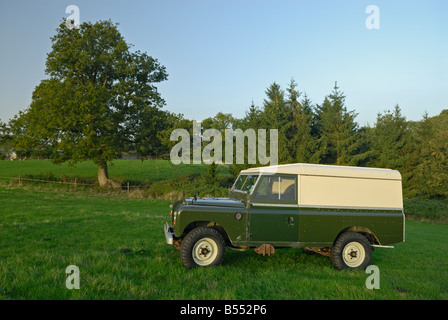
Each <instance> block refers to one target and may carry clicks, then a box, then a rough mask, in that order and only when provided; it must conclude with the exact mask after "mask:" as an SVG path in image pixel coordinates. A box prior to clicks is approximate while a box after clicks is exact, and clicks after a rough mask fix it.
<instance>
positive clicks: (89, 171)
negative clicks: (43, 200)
mask: <svg viewBox="0 0 448 320" xmlns="http://www.w3.org/2000/svg"><path fill="white" fill-rule="evenodd" d="M108 171H109V176H110V178H111V179H120V180H123V181H130V182H143V181H160V180H166V179H170V178H175V177H178V176H181V175H185V174H189V173H201V172H203V171H204V167H203V166H202V165H193V164H189V165H186V164H179V165H173V164H172V163H171V162H170V161H168V160H144V161H140V160H115V161H113V163H112V165H109V167H108ZM19 175H21V176H22V177H24V176H29V177H33V176H34V177H42V176H49V175H51V176H54V177H56V178H57V177H61V176H70V177H81V178H85V179H92V180H95V179H96V178H97V175H98V167H97V166H95V164H94V163H93V162H91V161H85V162H79V163H77V164H76V165H75V166H73V167H70V166H69V165H68V164H67V163H63V164H60V165H56V164H53V163H52V162H51V161H50V160H26V161H6V160H5V161H0V178H1V177H6V178H16V177H18V176H19Z"/></svg>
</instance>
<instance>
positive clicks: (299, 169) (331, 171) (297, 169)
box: [241, 163, 401, 180]
mask: <svg viewBox="0 0 448 320" xmlns="http://www.w3.org/2000/svg"><path fill="white" fill-rule="evenodd" d="M241 173H242V174H251V173H266V174H275V173H283V174H299V175H308V176H331V177H350V178H368V179H387V180H401V174H400V172H398V171H397V170H392V169H380V168H366V167H349V166H334V165H324V164H309V163H294V164H283V165H278V166H267V167H258V168H250V169H246V170H242V171H241Z"/></svg>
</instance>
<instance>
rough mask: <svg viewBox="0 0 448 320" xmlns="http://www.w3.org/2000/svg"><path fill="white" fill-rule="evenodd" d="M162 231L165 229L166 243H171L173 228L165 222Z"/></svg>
mask: <svg viewBox="0 0 448 320" xmlns="http://www.w3.org/2000/svg"><path fill="white" fill-rule="evenodd" d="M164 231H165V239H166V243H167V244H170V245H172V244H173V239H174V232H173V228H170V226H169V225H168V222H165V227H164Z"/></svg>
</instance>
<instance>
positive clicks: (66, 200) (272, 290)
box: [0, 187, 448, 300]
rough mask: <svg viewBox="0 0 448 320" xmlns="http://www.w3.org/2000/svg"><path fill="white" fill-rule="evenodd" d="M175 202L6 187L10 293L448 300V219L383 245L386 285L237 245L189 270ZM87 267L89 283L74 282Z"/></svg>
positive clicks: (298, 257)
mask: <svg viewBox="0 0 448 320" xmlns="http://www.w3.org/2000/svg"><path fill="white" fill-rule="evenodd" d="M169 203H170V202H169V201H160V200H150V199H130V198H126V197H112V196H98V195H96V196H94V195H89V194H87V193H76V194H73V193H72V194H70V193H51V192H48V191H46V192H43V191H33V190H24V189H18V188H4V187H2V188H0V298H1V299H276V300H277V299H448V276H447V273H446V270H448V256H447V250H446V244H447V242H448V225H447V224H435V223H430V222H416V221H408V222H407V224H406V242H405V243H400V244H397V245H396V247H395V249H377V250H375V252H374V254H373V259H372V264H374V265H377V266H378V267H379V269H380V289H379V290H369V289H367V288H366V286H365V281H366V278H367V276H368V275H367V274H366V273H365V272H364V271H362V270H356V271H337V270H335V269H334V268H333V266H332V265H331V262H330V260H329V258H326V257H323V256H318V255H307V254H304V253H302V252H301V250H300V249H290V250H277V251H276V254H275V255H274V256H271V257H263V256H261V255H257V254H256V253H255V252H254V251H253V250H250V251H246V252H235V251H230V250H227V252H226V257H225V260H224V263H223V265H221V266H219V267H212V268H200V269H195V270H186V269H185V268H184V267H183V266H182V264H181V262H180V259H179V255H178V252H177V251H176V250H175V249H173V248H172V247H170V246H168V245H166V243H165V237H164V235H163V224H164V222H165V221H167V220H168V217H169V216H168V212H169V206H168V205H169ZM69 265H76V266H78V267H79V269H80V289H79V290H68V289H67V288H66V286H65V282H66V277H67V274H66V273H65V270H66V267H67V266H69Z"/></svg>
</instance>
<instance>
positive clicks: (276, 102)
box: [261, 82, 294, 163]
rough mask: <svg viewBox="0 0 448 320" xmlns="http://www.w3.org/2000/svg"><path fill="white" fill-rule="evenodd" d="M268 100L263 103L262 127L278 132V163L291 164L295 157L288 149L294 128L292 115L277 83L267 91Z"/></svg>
mask: <svg viewBox="0 0 448 320" xmlns="http://www.w3.org/2000/svg"><path fill="white" fill-rule="evenodd" d="M266 96H267V99H265V100H264V102H263V113H262V121H261V125H262V126H263V127H264V128H266V129H277V130H278V161H279V163H291V162H292V161H293V158H294V156H293V155H291V154H290V150H289V148H288V146H289V143H288V136H289V131H290V130H291V128H292V113H291V110H290V108H288V105H287V103H286V101H285V93H284V91H283V90H282V89H281V88H280V86H279V85H278V84H277V83H275V82H274V83H273V84H271V85H270V86H269V88H268V89H267V90H266Z"/></svg>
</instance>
